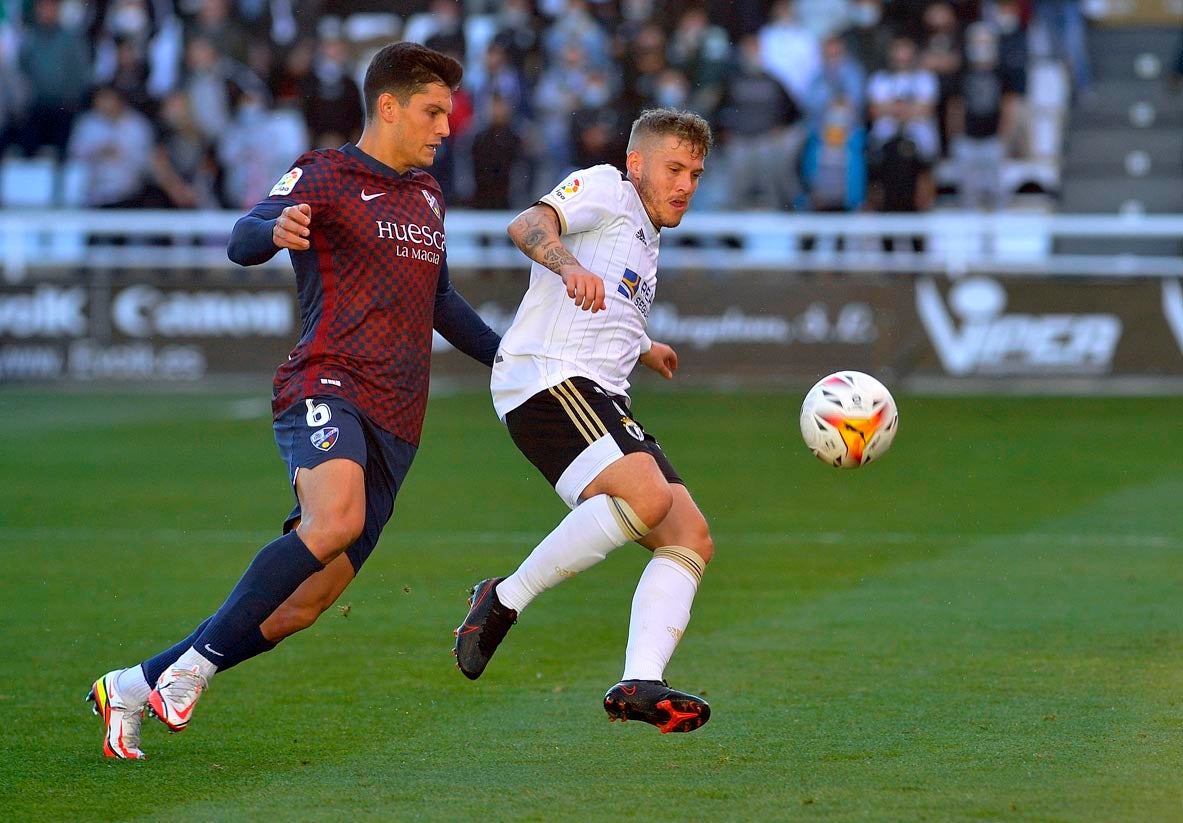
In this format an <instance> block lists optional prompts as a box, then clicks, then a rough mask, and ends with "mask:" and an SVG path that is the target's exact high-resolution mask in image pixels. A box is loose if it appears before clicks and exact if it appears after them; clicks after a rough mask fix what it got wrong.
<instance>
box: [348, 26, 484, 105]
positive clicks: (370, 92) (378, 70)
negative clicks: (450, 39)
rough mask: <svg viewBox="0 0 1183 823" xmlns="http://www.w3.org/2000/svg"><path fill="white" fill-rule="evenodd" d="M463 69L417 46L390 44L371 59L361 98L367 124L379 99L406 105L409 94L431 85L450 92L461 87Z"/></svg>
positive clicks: (454, 61)
mask: <svg viewBox="0 0 1183 823" xmlns="http://www.w3.org/2000/svg"><path fill="white" fill-rule="evenodd" d="M463 76H464V67H463V66H462V65H460V62H459V61H457V60H455V59H454V58H451V57H449V56H448V55H446V54H443V53H441V52H438V51H436V50H435V49H429V48H427V47H426V46H421V45H419V44H418V43H410V42H405V41H404V42H401V43H391V44H390V45H388V46H383V47H382V49H381V50H380V51H379V52H378V53H377V54H375V55H374V58H373V59H372V60H370V65H369V67H368V68H367V69H366V79H365V82H364V83H363V84H362V97H363V98H364V99H365V104H366V121H367V122H368V121H370V120H372V119H373V117H374V113H375V112H376V111H377V110H378V96H379V95H380V94H386V93H390V94H393V95H394V97H395V99H396V100H398V102H399V103H400V104H401V105H403V106H405V105H407V103H408V102H409V101H410V99H411V95H413V94H418V93H419V92H421V91H423V90H424V89H425V88H427V87H428V86H429V85H431V84H432V83H443V84H444V85H445V86H447V87H448V88H450V89H452V90H453V91H455V90H456V88H457V87H458V86H459V85H460V78H462V77H463Z"/></svg>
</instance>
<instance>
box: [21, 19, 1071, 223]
mask: <svg viewBox="0 0 1183 823" xmlns="http://www.w3.org/2000/svg"><path fill="white" fill-rule="evenodd" d="M4 8H5V9H7V12H8V14H7V16H6V17H4V18H3V19H0V154H3V155H5V156H18V157H19V156H24V157H31V156H37V155H43V154H48V155H52V156H54V157H56V158H58V159H59V160H61V161H62V162H73V163H76V164H81V165H82V166H83V167H84V168H85V172H86V174H85V179H86V181H87V182H86V185H85V192H84V203H85V205H89V206H94V207H163V208H169V207H174V208H217V207H228V208H233V209H243V208H248V207H250V206H251V205H252V204H253V203H255V202H256V201H257V200H259V199H260V198H261V197H263V196H265V195H266V193H267V191H268V189H269V187H270V186H271V185H272V184H273V183H274V181H275V180H276V179H278V178H279V177H280V175H282V174H283V173H284V172H285V171H286V170H287V168H288V165H289V164H290V163H291V161H292V160H293V158H295V157H297V156H298V155H299V154H300V153H301V152H302V151H304V150H305V149H307V148H310V147H322V146H331V147H338V146H340V145H341V144H343V143H345V142H346V141H349V140H353V139H356V138H357V136H358V135H359V133H360V131H361V125H362V119H363V107H362V101H361V94H360V91H359V89H360V85H361V76H360V72H361V70H363V69H364V67H365V66H366V64H367V61H368V59H369V57H370V56H371V55H372V54H373V53H374V52H375V51H376V50H377V49H378V48H380V47H381V46H382V45H384V44H385V43H387V42H390V41H391V40H395V39H406V40H413V41H416V42H421V43H425V44H427V45H429V46H432V47H433V48H437V49H439V50H441V51H444V52H447V53H449V54H452V55H454V56H456V57H457V58H458V59H460V60H462V62H463V63H464V65H465V67H466V75H465V79H464V83H463V85H462V87H461V89H460V91H458V92H457V94H456V95H455V110H454V113H453V116H452V137H451V139H450V140H449V141H448V142H447V144H446V151H445V152H444V153H443V154H442V155H441V156H440V157H438V158H437V160H436V164H435V167H434V168H433V169H432V172H433V174H435V175H436V176H437V177H438V178H439V179H440V182H441V184H442V185H443V188H444V191H445V194H446V195H447V197H448V202H449V203H450V204H452V205H459V206H470V207H473V208H485V209H500V208H518V207H522V206H524V205H528V204H529V203H530V202H532V201H533V200H534V199H535V198H536V197H537V196H538V194H540V192H539V191H538V186H539V185H541V186H544V187H545V186H547V185H550V184H551V183H552V182H553V181H554V180H556V179H559V178H560V177H561V176H562V175H563V174H564V173H566V172H567V171H568V170H571V169H574V168H579V167H585V166H588V165H592V164H595V163H601V162H618V161H619V158H620V157H622V156H623V154H624V147H623V142H624V140H625V139H626V137H627V131H628V127H629V124H630V123H631V122H632V120H633V118H634V117H635V116H636V115H637V113H638V112H639V111H640V110H641V109H642V108H644V107H647V106H653V105H662V106H679V107H684V108H689V109H692V110H694V111H696V112H698V113H700V114H702V115H703V116H705V117H707V118H708V119H709V120H710V122H711V123H712V124H713V125H714V126H715V128H716V132H717V158H716V157H712V163H711V166H712V169H711V172H712V173H710V174H708V175H707V176H706V177H705V178H704V184H703V187H702V189H701V190H700V193H699V197H698V199H697V201H696V202H697V203H698V204H699V207H700V208H715V209H724V208H725V209H782V210H791V209H799V210H825V211H842V210H856V209H864V208H871V209H878V210H884V211H913V210H920V209H925V208H928V207H929V206H931V205H932V203H933V201H934V195H935V192H936V185H935V183H934V175H933V169H934V166H935V164H937V163H939V162H944V163H947V164H952V165H953V166H954V167H955V168H956V169H957V179H958V181H959V185H958V189H959V191H960V196H961V198H962V202H963V204H964V205H967V206H973V205H984V206H987V207H1000V206H1004V205H1005V204H1006V201H1007V197H1008V192H1006V191H1004V190H1003V188H1002V186H1001V184H1000V182H999V181H1000V178H999V171H998V169H999V164H1000V162H1001V160H1002V159H1003V158H1004V157H1006V156H1014V155H1016V154H1021V153H1022V152H1023V151H1024V141H1023V129H1022V120H1023V118H1022V112H1023V105H1022V103H1023V99H1024V95H1025V93H1026V85H1027V77H1026V75H1027V66H1028V61H1029V52H1030V51H1031V49H1030V48H1029V45H1030V46H1033V47H1034V48H1035V49H1036V50H1038V51H1040V52H1041V53H1042V54H1044V55H1045V56H1049V57H1054V58H1058V59H1061V60H1062V61H1063V62H1064V63H1065V64H1066V65H1067V66H1068V67H1069V69H1070V72H1071V77H1072V80H1073V87H1074V89H1075V91H1076V92H1078V93H1080V92H1082V91H1084V90H1085V89H1087V86H1088V83H1089V77H1088V64H1087V57H1086V52H1085V48H1084V38H1085V30H1084V20H1083V18H1082V17H1081V14H1080V10H1079V8H1078V3H1077V2H1076V0H795V2H794V0H775V1H774V2H767V0H731V1H730V2H723V1H722V0H707V2H670V0H618V2H613V1H611V0H609V1H608V2H596V1H595V0H538V2H534V1H533V0H505V1H504V2H491V1H487V0H463V2H457V0H429V1H428V2H391V0H385V1H383V0H99V2H89V1H88V2H83V1H82V0H17V2H15V3H11V4H7V5H5V6H4Z"/></svg>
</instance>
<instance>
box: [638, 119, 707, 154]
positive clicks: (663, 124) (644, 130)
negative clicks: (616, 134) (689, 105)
mask: <svg viewBox="0 0 1183 823" xmlns="http://www.w3.org/2000/svg"><path fill="white" fill-rule="evenodd" d="M652 135H673V136H674V137H677V138H678V139H679V140H681V141H682V142H684V143H689V144H690V147H691V148H692V149H693V151H694V153H695V154H698V155H701V156H702V157H706V156H707V154H709V153H710V151H711V146H713V145H714V139H713V138H712V137H711V125H710V123H708V122H707V121H706V120H704V119H703V118H701V117H699V116H698V115H697V114H695V113H694V112H692V111H685V110H683V109H646V110H645V111H643V112H641V116H640V117H638V118H637V119H636V120H634V121H633V128H632V131H630V132H629V136H628V150H629V151H633V150H634V149H636V147H637V145H638V144H639V143H640V142H641V141H643V140H644V139H645V138H647V137H650V136H652Z"/></svg>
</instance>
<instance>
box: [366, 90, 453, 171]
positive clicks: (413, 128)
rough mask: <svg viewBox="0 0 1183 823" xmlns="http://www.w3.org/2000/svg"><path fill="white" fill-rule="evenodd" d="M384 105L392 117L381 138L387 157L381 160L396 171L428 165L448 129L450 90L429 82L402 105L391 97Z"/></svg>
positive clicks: (450, 101) (433, 159)
mask: <svg viewBox="0 0 1183 823" xmlns="http://www.w3.org/2000/svg"><path fill="white" fill-rule="evenodd" d="M384 102H385V101H384ZM388 105H390V106H391V107H392V108H391V112H392V115H393V116H392V119H391V127H390V129H389V131H388V133H387V137H386V140H385V141H383V142H384V143H385V147H384V148H385V150H386V152H387V153H388V159H386V160H383V162H385V163H386V165H388V166H390V167H391V168H394V169H396V170H398V171H399V172H405V171H406V170H407V169H409V168H411V167H412V166H419V167H425V166H430V165H431V164H432V163H434V162H435V153H436V151H438V150H439V147H440V144H441V143H443V141H444V138H445V137H447V136H448V135H449V134H451V132H452V130H451V128H450V127H449V126H448V115H450V114H451V113H452V90H451V89H449V88H448V87H447V86H445V85H443V84H442V83H432V84H431V85H429V86H428V87H427V88H426V89H425V90H424V91H422V92H419V93H418V94H412V95H411V99H410V100H409V101H407V105H406V106H402V105H399V102H398V101H397V100H395V99H394V98H393V97H390V98H389V102H388ZM379 159H380V160H381V159H382V158H379Z"/></svg>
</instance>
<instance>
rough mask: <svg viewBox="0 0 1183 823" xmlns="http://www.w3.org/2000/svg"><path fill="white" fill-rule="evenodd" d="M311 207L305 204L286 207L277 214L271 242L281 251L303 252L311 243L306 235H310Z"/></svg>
mask: <svg viewBox="0 0 1183 823" xmlns="http://www.w3.org/2000/svg"><path fill="white" fill-rule="evenodd" d="M311 225H312V207H311V206H309V205H308V204H307V203H299V204H297V205H295V206H288V207H287V208H285V209H284V210H283V211H281V212H280V213H279V217H278V218H276V220H275V226H274V227H273V228H272V229H271V240H272V241H273V242H274V243H275V245H276V246H278V247H279V248H281V249H293V250H294V251H304V250H305V249H307V248H310V247H311V245H312V243H311V241H310V240H309V239H308V235H309V234H311V233H312V229H311V228H310V226H311Z"/></svg>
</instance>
